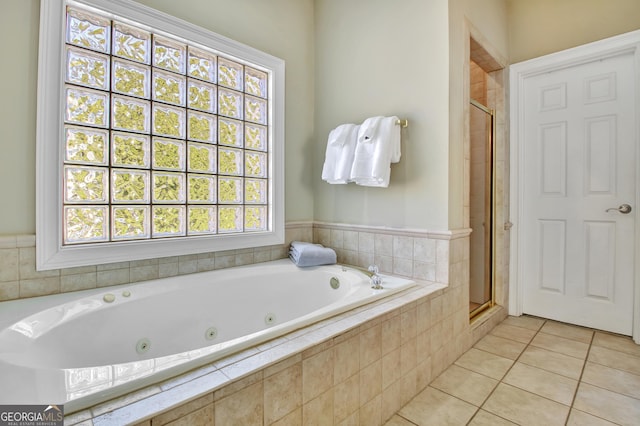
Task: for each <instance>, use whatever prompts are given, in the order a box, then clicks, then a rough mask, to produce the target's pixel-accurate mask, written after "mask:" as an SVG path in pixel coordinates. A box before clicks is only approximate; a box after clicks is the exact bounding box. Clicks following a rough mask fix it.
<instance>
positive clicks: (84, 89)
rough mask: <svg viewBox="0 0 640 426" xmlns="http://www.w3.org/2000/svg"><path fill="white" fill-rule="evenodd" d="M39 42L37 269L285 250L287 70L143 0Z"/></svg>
mask: <svg viewBox="0 0 640 426" xmlns="http://www.w3.org/2000/svg"><path fill="white" fill-rule="evenodd" d="M239 19H240V18H239ZM40 35H41V37H40V44H39V48H38V97H37V101H38V108H37V129H36V268H37V269H38V270H49V269H60V268H67V267H75V266H85V265H98V264H103V263H111V262H121V261H130V260H137V259H151V258H161V257H166V256H178V255H189V254H196V253H204V252H215V251H219V250H232V249H243V248H249V247H261V246H271V245H279V244H282V243H283V242H284V99H285V93H284V92H285V91H284V86H285V80H284V71H285V64H284V61H283V60H282V59H279V58H276V57H274V56H272V55H269V54H267V53H265V52H261V51H259V50H257V49H254V48H252V47H250V46H247V45H244V44H242V43H238V42H236V41H234V40H232V39H229V38H227V37H223V36H221V35H218V34H216V33H214V32H212V31H210V30H208V29H205V28H201V27H198V26H196V25H193V24H191V23H189V22H186V21H183V20H180V19H178V18H175V17H172V16H169V15H167V14H165V13H162V12H159V11H157V10H155V9H152V8H150V7H148V6H145V5H143V4H141V3H139V2H136V1H133V0H47V1H44V2H41V4H40Z"/></svg>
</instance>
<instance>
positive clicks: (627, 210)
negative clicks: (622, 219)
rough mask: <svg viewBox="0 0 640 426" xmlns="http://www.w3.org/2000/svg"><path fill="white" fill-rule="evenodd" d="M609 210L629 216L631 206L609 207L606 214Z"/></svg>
mask: <svg viewBox="0 0 640 426" xmlns="http://www.w3.org/2000/svg"><path fill="white" fill-rule="evenodd" d="M611 210H615V211H618V212H620V213H622V214H629V213H631V210H632V209H631V206H630V205H629V204H621V205H620V206H619V207H611V208H609V209H607V210H606V211H607V212H610V211H611Z"/></svg>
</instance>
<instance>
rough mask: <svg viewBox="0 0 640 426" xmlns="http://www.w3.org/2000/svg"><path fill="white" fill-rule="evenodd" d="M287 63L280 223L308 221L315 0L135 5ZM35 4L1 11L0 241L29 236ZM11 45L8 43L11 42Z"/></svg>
mask: <svg viewBox="0 0 640 426" xmlns="http://www.w3.org/2000/svg"><path fill="white" fill-rule="evenodd" d="M139 2H140V3H143V4H146V5H148V6H152V7H154V8H155V9H158V10H161V11H163V12H167V13H170V14H172V15H175V16H177V17H179V18H182V19H185V20H187V21H189V22H192V23H194V24H196V25H199V26H201V27H204V28H207V29H210V30H212V31H214V32H217V33H219V34H222V35H224V36H227V37H230V38H233V39H235V40H237V41H240V42H242V43H245V44H248V45H250V46H252V47H255V48H257V49H260V50H263V51H265V52H267V53H270V54H272V55H274V56H278V57H280V58H282V59H284V60H285V61H286V117H285V121H286V179H287V183H286V214H285V217H286V220H288V221H296V220H311V219H313V191H312V189H311V174H310V173H309V169H310V167H311V153H310V152H309V144H310V143H311V140H312V131H313V105H314V102H313V95H314V94H313V72H314V70H313V48H314V46H313V0H270V1H268V2H265V1H262V0H237V1H224V0H182V1H179V2H177V1H174V0H139ZM39 5H40V2H39V1H38V0H4V1H3V2H2V13H1V14H0V37H1V38H2V40H4V41H5V42H4V49H5V51H4V53H3V57H5V58H11V63H10V66H8V64H4V65H3V66H2V67H0V93H1V94H2V102H0V104H1V106H0V108H2V109H1V113H0V129H2V136H1V137H0V138H1V141H2V155H0V195H1V197H2V198H1V201H0V206H1V207H0V236H1V235H16V234H34V233H35V149H36V148H35V146H36V142H35V124H36V86H37V65H38V63H37V54H38V53H37V52H38V27H39V19H40V18H39V13H40V11H39V9H40V8H39ZM9 41H10V42H9Z"/></svg>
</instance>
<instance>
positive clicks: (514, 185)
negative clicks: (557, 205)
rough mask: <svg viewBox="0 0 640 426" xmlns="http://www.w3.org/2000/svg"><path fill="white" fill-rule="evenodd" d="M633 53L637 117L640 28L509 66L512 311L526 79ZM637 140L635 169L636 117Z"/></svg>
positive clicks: (637, 321) (639, 292)
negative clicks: (523, 96) (523, 97)
mask: <svg viewBox="0 0 640 426" xmlns="http://www.w3.org/2000/svg"><path fill="white" fill-rule="evenodd" d="M625 53H631V54H633V57H634V62H635V80H636V82H638V84H637V85H636V93H635V104H636V117H638V115H639V114H640V30H637V31H632V32H629V33H626V34H622V35H619V36H615V37H611V38H607V39H604V40H600V41H596V42H593V43H589V44H585V45H583V46H578V47H575V48H572V49H568V50H564V51H561V52H557V53H552V54H549V55H545V56H542V57H539V58H534V59H530V60H527V61H524V62H519V63H517V64H513V65H511V66H510V67H509V85H510V87H509V89H510V99H509V100H510V151H511V152H510V159H509V161H510V169H511V173H510V175H511V176H510V180H509V182H510V192H509V194H510V206H509V207H510V217H511V221H512V222H513V226H512V228H511V239H510V245H511V248H510V259H509V270H510V273H509V315H515V316H519V315H522V310H523V309H522V306H523V293H524V291H523V290H524V289H523V286H524V284H523V283H524V280H523V276H522V275H523V268H522V266H521V263H520V262H519V258H520V253H522V249H523V245H524V244H525V242H524V241H522V240H521V239H520V227H519V224H520V223H521V222H522V218H523V202H524V200H523V199H522V197H521V195H522V194H524V189H523V185H524V176H523V174H524V173H523V171H524V168H523V167H520V164H524V159H523V158H522V156H523V151H524V150H523V149H521V145H522V143H523V141H524V126H523V125H521V123H524V101H523V99H522V95H523V94H524V83H525V80H526V79H527V78H530V77H535V76H537V75H539V74H542V73H547V72H552V71H554V70H558V69H563V68H567V67H571V66H575V65H580V64H584V63H587V62H591V61H594V60H599V59H605V58H607V57H611V56H617V55H620V54H625ZM635 144H636V170H639V167H640V119H636V125H635ZM631 201H632V202H633V204H634V208H636V209H640V205H639V203H638V201H640V172H638V173H636V194H635V200H631ZM635 217H636V219H635V261H634V264H635V265H637V266H636V267H635V270H634V272H633V277H634V283H633V289H634V303H633V340H634V341H635V342H636V343H638V344H640V220H639V219H638V218H639V217H640V216H638V213H636V216H635Z"/></svg>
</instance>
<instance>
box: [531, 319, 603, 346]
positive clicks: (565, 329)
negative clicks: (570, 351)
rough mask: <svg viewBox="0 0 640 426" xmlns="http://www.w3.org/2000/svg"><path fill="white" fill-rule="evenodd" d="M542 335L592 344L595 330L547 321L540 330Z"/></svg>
mask: <svg viewBox="0 0 640 426" xmlns="http://www.w3.org/2000/svg"><path fill="white" fill-rule="evenodd" d="M540 331H541V332H542V333H547V334H553V335H555V336H560V337H564V338H565V339H571V340H577V341H578V342H582V343H586V344H590V343H591V339H592V338H593V330H592V329H590V328H585V327H579V326H577V325H571V324H565V323H562V322H557V321H547V322H546V323H544V326H542V329H541V330H540Z"/></svg>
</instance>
